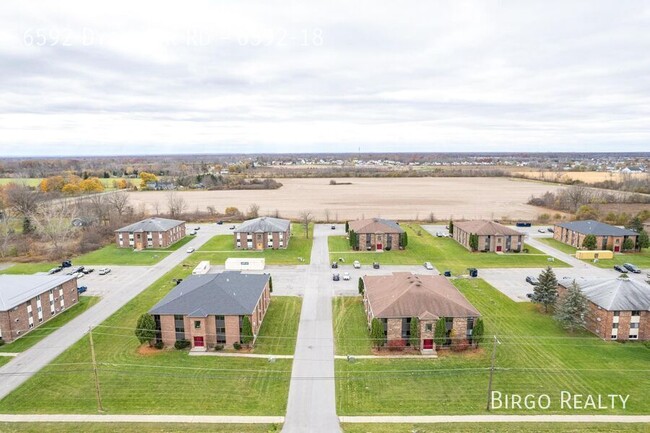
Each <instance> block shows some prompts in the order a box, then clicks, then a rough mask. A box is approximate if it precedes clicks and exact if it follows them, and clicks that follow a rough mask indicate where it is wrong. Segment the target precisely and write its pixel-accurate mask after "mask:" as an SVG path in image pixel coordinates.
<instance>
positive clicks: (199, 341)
mask: <svg viewBox="0 0 650 433" xmlns="http://www.w3.org/2000/svg"><path fill="white" fill-rule="evenodd" d="M194 347H203V337H194Z"/></svg>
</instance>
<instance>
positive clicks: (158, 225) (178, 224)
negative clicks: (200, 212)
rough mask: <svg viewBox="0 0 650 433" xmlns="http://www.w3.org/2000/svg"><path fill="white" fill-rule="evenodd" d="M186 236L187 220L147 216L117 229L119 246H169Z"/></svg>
mask: <svg viewBox="0 0 650 433" xmlns="http://www.w3.org/2000/svg"><path fill="white" fill-rule="evenodd" d="M184 237H185V221H179V220H173V219H167V218H155V217H154V218H147V219H144V220H142V221H138V222H137V223H133V224H130V225H128V226H126V227H122V228H121V229H117V230H115V243H116V244H117V246H118V247H119V248H133V249H136V250H143V249H145V248H167V247H168V246H170V245H172V244H173V243H176V242H178V241H179V240H181V239H183V238H184Z"/></svg>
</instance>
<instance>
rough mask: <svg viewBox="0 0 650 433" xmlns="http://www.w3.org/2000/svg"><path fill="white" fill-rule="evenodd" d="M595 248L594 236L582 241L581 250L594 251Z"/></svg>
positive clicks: (586, 237) (588, 236)
mask: <svg viewBox="0 0 650 433" xmlns="http://www.w3.org/2000/svg"><path fill="white" fill-rule="evenodd" d="M597 246H598V245H597V240H596V236H594V235H591V234H589V235H587V236H585V238H584V239H583V240H582V248H584V249H586V250H595V249H596V247H597Z"/></svg>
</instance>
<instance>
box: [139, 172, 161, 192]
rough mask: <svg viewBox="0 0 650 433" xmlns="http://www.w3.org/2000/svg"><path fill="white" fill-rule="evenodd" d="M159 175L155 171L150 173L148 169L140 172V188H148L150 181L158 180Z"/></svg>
mask: <svg viewBox="0 0 650 433" xmlns="http://www.w3.org/2000/svg"><path fill="white" fill-rule="evenodd" d="M157 181H158V176H156V175H155V174H153V173H148V172H146V171H141V172H140V188H146V187H147V183H148V182H157Z"/></svg>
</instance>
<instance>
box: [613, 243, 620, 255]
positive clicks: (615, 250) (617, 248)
mask: <svg viewBox="0 0 650 433" xmlns="http://www.w3.org/2000/svg"><path fill="white" fill-rule="evenodd" d="M620 251H621V247H619V246H618V245H614V252H615V253H618V252H620Z"/></svg>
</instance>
